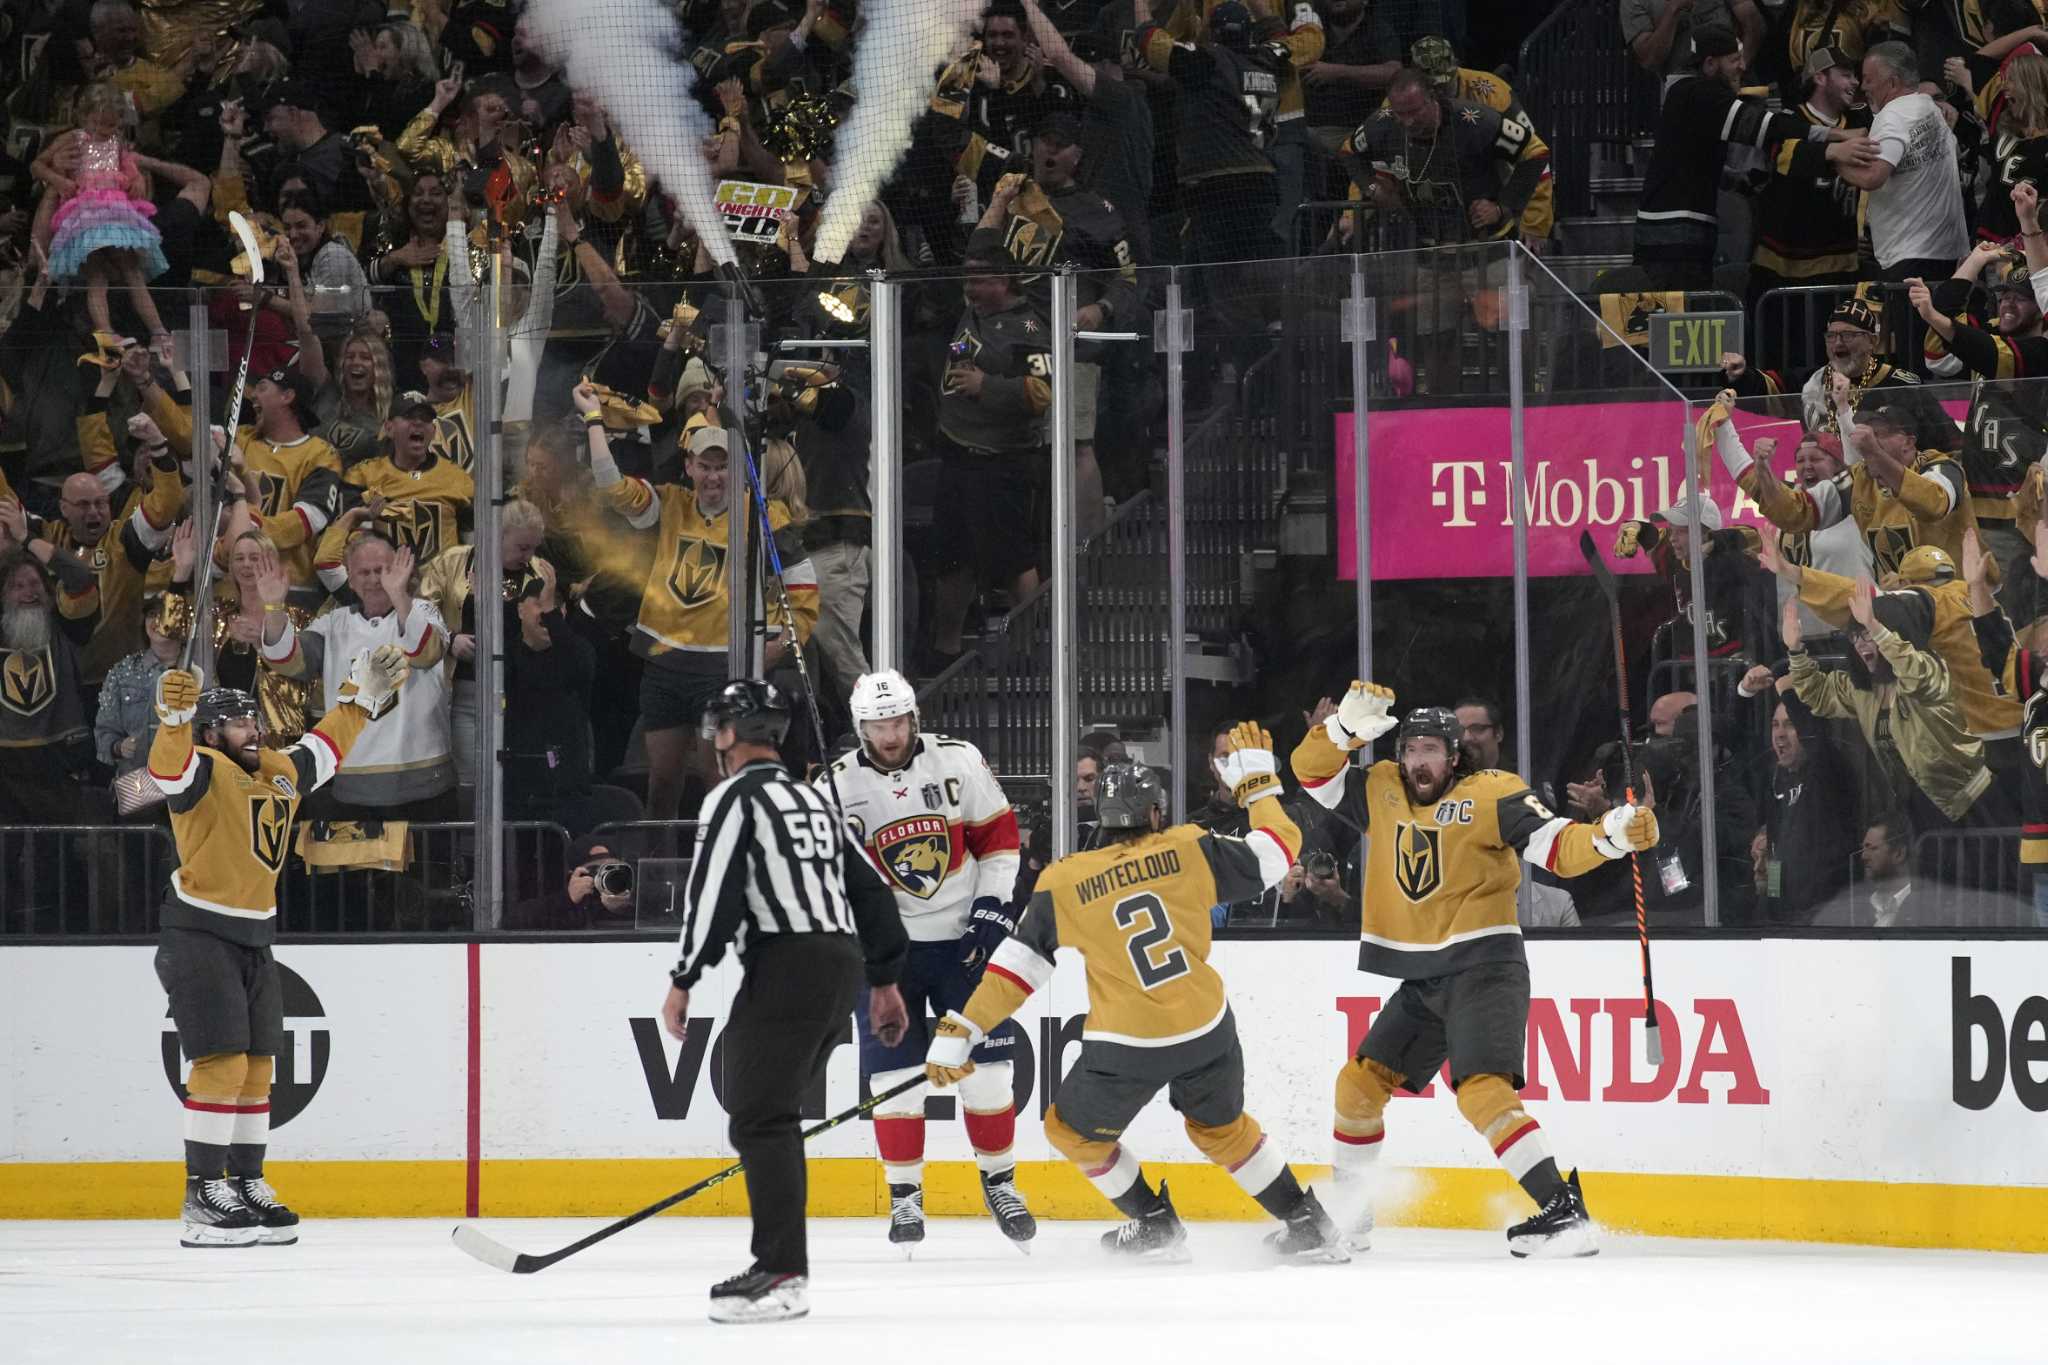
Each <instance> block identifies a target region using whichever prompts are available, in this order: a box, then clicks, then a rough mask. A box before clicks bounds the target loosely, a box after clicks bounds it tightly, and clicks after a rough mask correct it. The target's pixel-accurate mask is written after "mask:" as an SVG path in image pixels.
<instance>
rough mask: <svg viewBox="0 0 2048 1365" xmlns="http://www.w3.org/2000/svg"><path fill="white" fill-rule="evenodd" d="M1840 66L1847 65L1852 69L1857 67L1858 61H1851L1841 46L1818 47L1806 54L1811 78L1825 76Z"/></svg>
mask: <svg viewBox="0 0 2048 1365" xmlns="http://www.w3.org/2000/svg"><path fill="white" fill-rule="evenodd" d="M1838 66H1846V67H1848V68H1849V69H1850V70H1851V71H1854V70H1855V69H1856V63H1854V62H1852V61H1850V60H1849V58H1848V57H1847V55H1845V54H1844V53H1843V52H1842V50H1841V49H1840V48H1835V47H1817V48H1815V49H1814V50H1813V51H1811V52H1809V53H1807V54H1806V74H1807V76H1808V78H1809V79H1810V78H1812V77H1815V76H1825V75H1827V73H1828V72H1830V71H1833V70H1834V69H1835V68H1836V67H1838Z"/></svg>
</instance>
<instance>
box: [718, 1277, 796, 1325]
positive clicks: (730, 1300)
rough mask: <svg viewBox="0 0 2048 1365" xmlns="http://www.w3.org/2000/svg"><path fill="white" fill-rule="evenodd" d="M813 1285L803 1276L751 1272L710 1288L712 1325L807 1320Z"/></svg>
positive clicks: (722, 1281)
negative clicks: (795, 1319) (718, 1323)
mask: <svg viewBox="0 0 2048 1365" xmlns="http://www.w3.org/2000/svg"><path fill="white" fill-rule="evenodd" d="M810 1286H811V1282H810V1279H809V1278H808V1277H807V1276H803V1275H777V1274H774V1273H773V1272H771V1271H766V1270H749V1271H747V1272H745V1273H744V1274H740V1275H735V1276H733V1277H732V1278H731V1279H729V1280H720V1281H719V1282H718V1283H717V1284H714V1285H712V1286H711V1320H712V1321H713V1322H786V1321H787V1320H789V1319H790V1318H801V1317H805V1316H808V1315H809V1313H810V1311H811V1296H810Z"/></svg>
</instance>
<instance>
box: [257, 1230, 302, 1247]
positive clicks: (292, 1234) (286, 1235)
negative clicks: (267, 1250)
mask: <svg viewBox="0 0 2048 1365" xmlns="http://www.w3.org/2000/svg"><path fill="white" fill-rule="evenodd" d="M255 1244H256V1245H257V1246H260V1247H295V1246H297V1245H298V1244H299V1230H298V1229H297V1228H275V1229H270V1230H266V1231H265V1232H264V1233H263V1234H262V1235H261V1236H260V1237H258V1238H257V1239H256V1243H255Z"/></svg>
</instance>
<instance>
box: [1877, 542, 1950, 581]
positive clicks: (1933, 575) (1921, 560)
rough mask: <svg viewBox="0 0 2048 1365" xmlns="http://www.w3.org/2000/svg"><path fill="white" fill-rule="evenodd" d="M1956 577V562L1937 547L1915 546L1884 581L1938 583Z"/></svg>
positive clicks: (1901, 558) (1946, 552) (1947, 553)
mask: <svg viewBox="0 0 2048 1365" xmlns="http://www.w3.org/2000/svg"><path fill="white" fill-rule="evenodd" d="M1955 576H1956V562H1955V560H1954V559H1953V558H1952V557H1951V556H1950V555H1949V552H1948V551H1947V550H1944V549H1942V548H1941V547H1940V546H1939V545H1915V546H1914V547H1913V548H1912V549H1910V550H1908V551H1906V553H1905V554H1904V555H1903V556H1901V557H1900V559H1899V567H1898V569H1897V570H1896V571H1895V572H1894V573H1893V574H1892V575H1891V577H1890V578H1888V579H1886V580H1885V582H1886V584H1887V585H1888V586H1896V584H1898V583H1938V582H1942V581H1945V580H1947V579H1951V578H1954V577H1955Z"/></svg>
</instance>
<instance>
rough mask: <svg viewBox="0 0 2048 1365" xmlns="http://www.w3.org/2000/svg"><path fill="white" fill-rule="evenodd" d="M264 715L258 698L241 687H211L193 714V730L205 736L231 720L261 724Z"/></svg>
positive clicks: (200, 698) (204, 693) (200, 699)
mask: <svg viewBox="0 0 2048 1365" xmlns="http://www.w3.org/2000/svg"><path fill="white" fill-rule="evenodd" d="M262 719H263V713H262V712H261V711H260V710H258V709H257V707H256V698H254V697H252V696H250V695H249V694H248V693H247V692H244V691H243V690H242V689H241V688H239V687H209V688H207V689H206V690H205V691H204V692H201V693H200V694H199V705H198V706H197V707H196V708H195V709H194V710H193V712H192V728H193V730H194V731H195V732H197V733H199V734H204V733H206V731H208V730H210V729H212V728H213V727H214V726H216V725H225V724H227V723H228V722H229V721H231V720H253V721H257V722H258V723H261V721H262Z"/></svg>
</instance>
